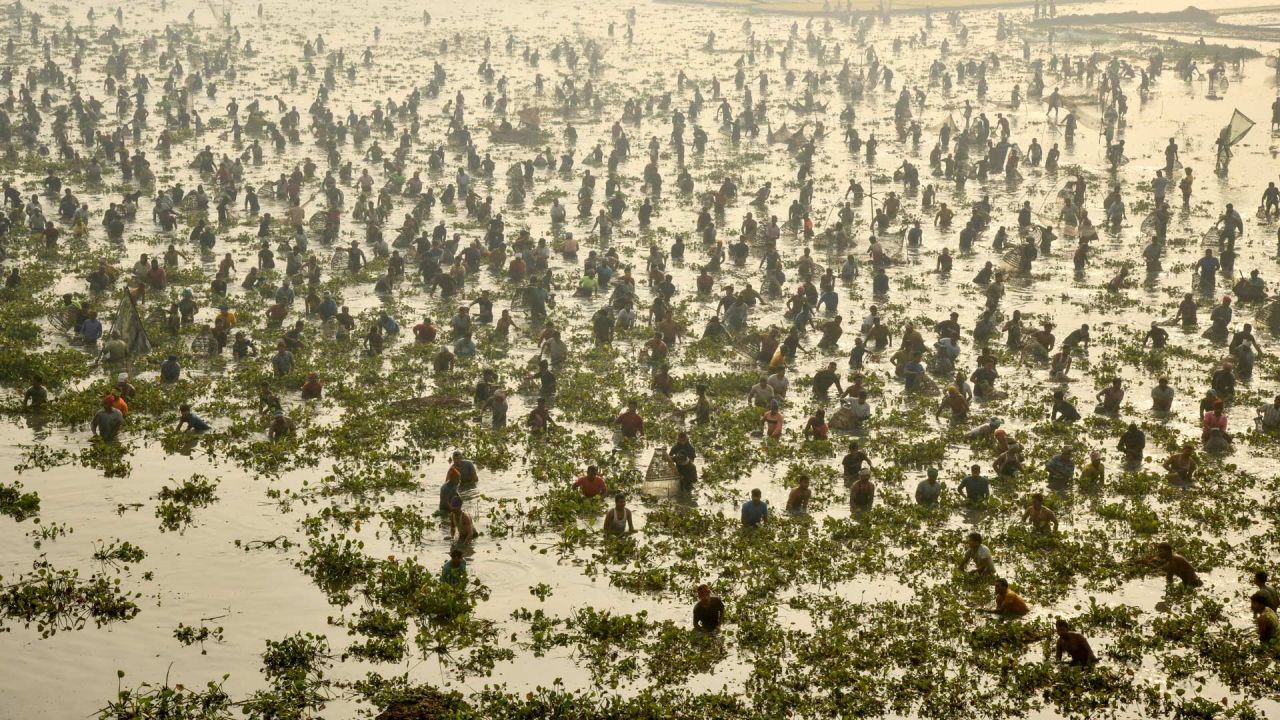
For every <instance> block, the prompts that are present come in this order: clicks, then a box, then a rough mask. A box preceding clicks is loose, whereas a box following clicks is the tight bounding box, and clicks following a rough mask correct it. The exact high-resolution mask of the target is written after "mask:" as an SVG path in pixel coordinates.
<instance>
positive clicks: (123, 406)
mask: <svg viewBox="0 0 1280 720" xmlns="http://www.w3.org/2000/svg"><path fill="white" fill-rule="evenodd" d="M103 401H104V402H108V403H110V404H111V407H113V408H115V409H117V410H119V411H120V414H121V415H122V416H124V417H129V403H126V402H125V401H124V398H122V397H120V396H119V395H113V394H111V393H108V394H107V396H106V397H104V398H103Z"/></svg>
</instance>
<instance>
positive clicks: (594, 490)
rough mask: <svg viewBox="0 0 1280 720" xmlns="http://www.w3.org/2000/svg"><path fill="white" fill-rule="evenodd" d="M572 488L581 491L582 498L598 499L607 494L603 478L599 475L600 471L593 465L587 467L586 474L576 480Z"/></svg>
mask: <svg viewBox="0 0 1280 720" xmlns="http://www.w3.org/2000/svg"><path fill="white" fill-rule="evenodd" d="M573 486H574V487H576V488H578V489H579V490H581V491H582V495H583V497H589V498H592V497H600V496H601V495H604V494H605V493H607V492H609V487H608V486H607V485H605V482H604V477H603V476H601V475H600V470H599V468H597V467H596V466H595V465H591V466H590V467H588V468H587V474H586V475H583V476H582V477H580V478H578V480H577V481H576V482H575V483H574V484H573Z"/></svg>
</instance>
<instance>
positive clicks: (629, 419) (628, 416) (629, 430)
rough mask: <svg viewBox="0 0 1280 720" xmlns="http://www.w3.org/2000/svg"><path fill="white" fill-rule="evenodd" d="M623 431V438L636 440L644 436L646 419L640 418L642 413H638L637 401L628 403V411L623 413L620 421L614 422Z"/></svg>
mask: <svg viewBox="0 0 1280 720" xmlns="http://www.w3.org/2000/svg"><path fill="white" fill-rule="evenodd" d="M614 423H615V424H617V425H618V426H619V427H620V428H621V429H622V437H624V438H635V437H636V436H638V435H644V418H642V417H640V413H639V412H637V411H636V401H635V400H629V401H627V409H626V410H623V411H622V414H621V415H619V416H618V419H617V420H615V421H614Z"/></svg>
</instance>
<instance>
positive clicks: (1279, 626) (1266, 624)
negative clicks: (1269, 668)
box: [1249, 592, 1280, 649]
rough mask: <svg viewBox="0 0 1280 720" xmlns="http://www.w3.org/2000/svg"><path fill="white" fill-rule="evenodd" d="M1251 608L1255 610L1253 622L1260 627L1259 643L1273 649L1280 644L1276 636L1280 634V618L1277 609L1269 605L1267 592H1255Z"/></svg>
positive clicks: (1251, 600) (1250, 600)
mask: <svg viewBox="0 0 1280 720" xmlns="http://www.w3.org/2000/svg"><path fill="white" fill-rule="evenodd" d="M1249 608H1250V609H1251V610H1253V622H1254V625H1255V626H1256V627H1257V629H1258V644H1259V645H1261V646H1263V647H1266V648H1272V649H1275V648H1276V647H1277V646H1280V643H1277V642H1276V638H1277V637H1278V636H1280V618H1277V617H1276V611H1275V610H1272V609H1271V608H1269V607H1267V596H1266V594H1265V593H1262V592H1256V593H1254V594H1253V597H1251V598H1249Z"/></svg>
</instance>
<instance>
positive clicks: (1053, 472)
mask: <svg viewBox="0 0 1280 720" xmlns="http://www.w3.org/2000/svg"><path fill="white" fill-rule="evenodd" d="M1045 470H1047V471H1048V472H1049V482H1051V483H1054V484H1058V485H1065V484H1066V483H1069V482H1071V478H1073V477H1075V474H1076V461H1075V460H1073V459H1072V458H1071V450H1070V449H1063V451H1062V452H1060V453H1058V454H1057V455H1054V456H1053V457H1051V458H1049V462H1047V463H1045Z"/></svg>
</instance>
